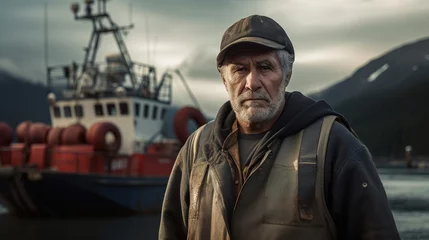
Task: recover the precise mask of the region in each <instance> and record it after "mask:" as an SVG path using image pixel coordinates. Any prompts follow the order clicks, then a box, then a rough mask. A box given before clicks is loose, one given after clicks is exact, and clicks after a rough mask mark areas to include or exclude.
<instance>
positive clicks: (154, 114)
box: [152, 106, 158, 120]
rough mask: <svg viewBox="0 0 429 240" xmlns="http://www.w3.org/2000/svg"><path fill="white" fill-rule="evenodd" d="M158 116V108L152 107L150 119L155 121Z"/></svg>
mask: <svg viewBox="0 0 429 240" xmlns="http://www.w3.org/2000/svg"><path fill="white" fill-rule="evenodd" d="M157 115H158V106H153V111H152V119H153V120H155V119H156V117H157Z"/></svg>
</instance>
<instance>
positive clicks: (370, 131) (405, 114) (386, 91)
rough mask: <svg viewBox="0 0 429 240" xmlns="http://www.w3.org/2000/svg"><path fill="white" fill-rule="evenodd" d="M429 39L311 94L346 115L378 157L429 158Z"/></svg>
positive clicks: (391, 52) (390, 54)
mask: <svg viewBox="0 0 429 240" xmlns="http://www.w3.org/2000/svg"><path fill="white" fill-rule="evenodd" d="M428 91H429V39H428V38H426V39H421V40H418V41H415V42H412V43H408V44H405V45H403V46H400V47H398V48H396V49H393V50H391V51H389V52H387V53H385V54H383V55H382V56H380V57H377V58H375V59H373V60H371V61H370V62H369V63H368V64H366V65H364V66H362V67H361V68H359V69H357V70H356V71H355V72H354V73H353V74H352V75H350V76H349V77H347V78H346V79H344V80H343V81H340V82H339V83H337V84H334V85H333V86H331V87H329V88H327V89H325V90H323V91H321V92H318V93H313V94H310V96H311V97H312V98H314V99H316V100H320V99H323V100H325V101H327V102H328V103H329V104H331V106H332V107H333V108H334V109H335V110H337V111H338V112H340V113H342V114H343V115H344V116H345V117H346V118H347V119H348V121H349V122H350V124H351V125H352V127H353V128H354V129H355V131H356V132H357V133H358V135H359V136H360V138H361V140H362V141H363V142H364V143H365V144H366V145H367V146H368V148H369V149H370V150H371V153H372V154H373V155H374V156H386V157H390V158H402V157H403V156H404V148H405V146H407V145H410V146H412V149H413V154H415V155H425V156H428V155H429V125H428V124H427V122H426V121H427V120H429V110H428V106H427V104H428V103H429V95H428V94H427V92H428Z"/></svg>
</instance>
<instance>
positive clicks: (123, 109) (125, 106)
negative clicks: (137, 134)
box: [119, 102, 130, 115]
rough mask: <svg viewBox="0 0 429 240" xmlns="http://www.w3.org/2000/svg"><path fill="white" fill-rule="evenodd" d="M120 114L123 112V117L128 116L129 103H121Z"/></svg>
mask: <svg viewBox="0 0 429 240" xmlns="http://www.w3.org/2000/svg"><path fill="white" fill-rule="evenodd" d="M119 112H121V115H128V114H129V112H130V110H129V108H128V103H127V102H120V103H119Z"/></svg>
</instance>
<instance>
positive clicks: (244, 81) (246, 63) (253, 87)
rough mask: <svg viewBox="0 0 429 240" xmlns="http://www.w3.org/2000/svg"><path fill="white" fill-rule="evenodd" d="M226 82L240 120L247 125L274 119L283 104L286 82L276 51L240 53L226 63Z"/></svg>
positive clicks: (224, 77)
mask: <svg viewBox="0 0 429 240" xmlns="http://www.w3.org/2000/svg"><path fill="white" fill-rule="evenodd" d="M225 64H226V68H225V69H224V72H223V82H224V84H225V87H226V89H227V91H228V93H229V98H230V102H231V105H232V108H233V110H234V112H235V113H236V115H237V118H238V119H239V120H241V121H243V122H246V123H250V124H252V123H261V122H264V121H267V120H271V119H273V118H274V117H275V116H276V114H277V113H278V112H279V111H281V107H282V105H283V103H284V95H285V87H286V81H283V75H282V69H281V64H280V60H279V58H278V55H277V53H276V52H275V51H274V50H271V49H266V48H263V49H262V48H261V49H258V48H253V49H251V50H250V49H249V50H238V51H234V52H232V53H231V54H228V57H227V58H226V60H225Z"/></svg>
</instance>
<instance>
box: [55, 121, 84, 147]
mask: <svg viewBox="0 0 429 240" xmlns="http://www.w3.org/2000/svg"><path fill="white" fill-rule="evenodd" d="M61 143H62V144H63V145H78V144H85V143H86V128H85V126H83V125H82V124H80V123H75V124H72V125H70V126H68V127H66V128H65V129H64V130H63V132H62V134H61Z"/></svg>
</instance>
